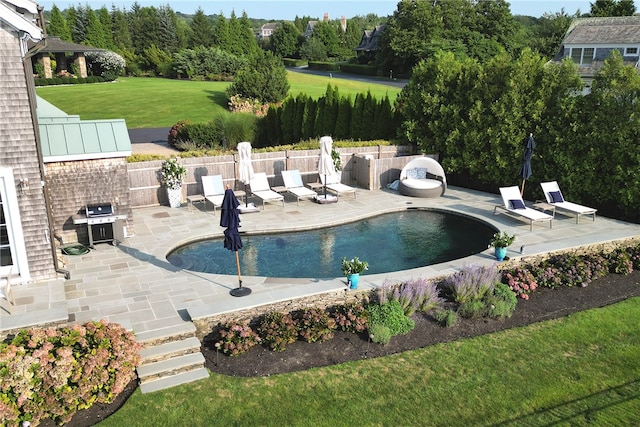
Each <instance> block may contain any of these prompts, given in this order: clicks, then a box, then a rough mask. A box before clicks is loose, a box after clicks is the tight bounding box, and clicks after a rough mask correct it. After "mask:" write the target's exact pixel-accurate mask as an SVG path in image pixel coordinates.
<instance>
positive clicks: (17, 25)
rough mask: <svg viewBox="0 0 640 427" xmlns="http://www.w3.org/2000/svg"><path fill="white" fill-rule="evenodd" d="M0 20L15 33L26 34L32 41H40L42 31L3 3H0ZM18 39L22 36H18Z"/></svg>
mask: <svg viewBox="0 0 640 427" xmlns="http://www.w3.org/2000/svg"><path fill="white" fill-rule="evenodd" d="M0 20H2V21H3V22H6V23H7V24H8V25H9V26H11V27H12V28H14V29H15V30H16V31H18V32H21V33H24V34H27V35H28V36H29V37H30V38H31V39H33V40H40V39H42V29H41V28H40V27H38V26H37V25H35V24H33V23H32V22H29V20H28V19H25V17H24V16H22V15H20V14H19V13H17V12H16V11H15V10H12V9H11V8H9V7H7V6H6V5H5V4H3V3H0ZM20 38H23V34H20Z"/></svg>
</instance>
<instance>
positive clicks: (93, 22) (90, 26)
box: [82, 8, 113, 49]
mask: <svg viewBox="0 0 640 427" xmlns="http://www.w3.org/2000/svg"><path fill="white" fill-rule="evenodd" d="M82 43H83V44H86V45H89V46H94V47H99V48H101V49H110V48H112V45H113V42H112V40H111V34H110V33H109V34H107V33H106V31H105V28H104V27H103V26H102V22H100V19H99V18H98V16H96V14H95V12H94V11H93V10H92V9H91V8H87V26H86V35H85V39H84V40H83V41H82Z"/></svg>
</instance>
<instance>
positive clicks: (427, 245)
mask: <svg viewBox="0 0 640 427" xmlns="http://www.w3.org/2000/svg"><path fill="white" fill-rule="evenodd" d="M494 232H495V230H494V229H493V228H491V227H490V226H488V225H486V224H484V223H482V222H479V221H476V220H473V219H470V218H467V217H463V216H459V215H454V214H448V213H443V212H435V211H425V210H406V211H402V212H394V213H389V214H383V215H379V216H376V217H372V218H368V219H366V220H362V221H358V222H354V223H350V224H345V225H340V226H335V227H329V228H324V229H319V230H310V231H300V232H292V233H279V234H271V235H254V236H251V235H243V236H242V242H243V245H244V247H243V248H242V249H241V250H240V251H239V252H238V253H239V256H240V267H241V272H242V275H243V276H268V277H316V278H329V277H341V276H342V275H343V274H342V270H341V261H342V257H343V256H344V257H347V258H349V259H351V258H353V257H356V256H357V257H360V259H361V260H364V261H367V262H368V263H369V269H368V270H367V271H366V272H365V274H375V273H386V272H390V271H400V270H408V269H411V268H416V267H423V266H426V265H430V264H438V263H441V262H446V261H451V260H454V259H458V258H463V257H466V256H469V255H472V254H476V253H478V252H482V251H483V250H485V249H486V248H487V244H488V242H489V240H490V239H491V236H492V235H493V233H494ZM167 259H168V261H169V262H170V263H171V264H173V265H175V266H177V267H181V268H184V269H187V270H191V271H198V272H205V273H217V274H230V275H235V274H237V267H236V258H235V256H234V254H233V252H231V251H229V250H227V249H225V248H224V246H223V240H222V239H211V240H204V241H200V242H194V243H190V244H187V245H185V246H182V247H180V248H178V249H176V250H175V251H173V252H171V253H170V254H169V256H168V257H167Z"/></svg>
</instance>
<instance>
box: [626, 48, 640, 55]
mask: <svg viewBox="0 0 640 427" xmlns="http://www.w3.org/2000/svg"><path fill="white" fill-rule="evenodd" d="M624 54H625V55H626V56H632V55H634V56H637V55H638V48H637V47H627V48H625V50H624Z"/></svg>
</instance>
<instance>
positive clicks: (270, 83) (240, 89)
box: [227, 50, 289, 103]
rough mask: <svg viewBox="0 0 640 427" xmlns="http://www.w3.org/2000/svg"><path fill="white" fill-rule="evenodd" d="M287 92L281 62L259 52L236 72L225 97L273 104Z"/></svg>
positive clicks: (269, 54)
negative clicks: (236, 96) (238, 96)
mask: <svg viewBox="0 0 640 427" xmlns="http://www.w3.org/2000/svg"><path fill="white" fill-rule="evenodd" d="M288 91H289V82H288V81H287V70H286V69H285V68H284V65H283V64H282V61H280V59H279V58H278V57H277V56H274V55H273V53H271V52H267V51H262V50H260V51H258V52H257V53H256V54H254V55H253V56H252V57H251V58H250V59H249V62H248V64H247V65H246V66H244V67H243V68H241V69H240V70H239V71H238V73H237V74H236V77H235V79H234V81H233V83H232V84H231V85H230V86H229V87H228V88H227V95H228V96H229V97H231V96H233V95H240V96H241V97H243V98H249V99H257V100H259V101H260V102H262V103H275V102H280V101H282V100H283V99H284V98H285V97H286V96H287V92H288Z"/></svg>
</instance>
